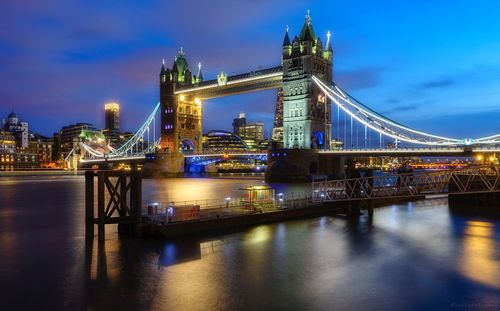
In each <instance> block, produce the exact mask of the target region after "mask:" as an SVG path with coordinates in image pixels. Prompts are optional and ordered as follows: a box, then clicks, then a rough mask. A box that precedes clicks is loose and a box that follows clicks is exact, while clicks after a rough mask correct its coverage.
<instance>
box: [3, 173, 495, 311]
mask: <svg viewBox="0 0 500 311" xmlns="http://www.w3.org/2000/svg"><path fill="white" fill-rule="evenodd" d="M207 181H208V182H206V181H205V180H203V181H200V183H199V184H198V186H197V187H198V188H196V189H198V190H197V191H200V192H202V191H206V193H203V195H204V196H205V194H207V193H211V192H212V191H214V192H215V193H213V194H212V195H213V196H225V195H226V194H225V193H223V191H224V189H228V191H229V190H230V189H239V188H243V187H245V186H249V185H253V184H255V183H257V184H259V183H260V181H255V180H241V181H238V180H230V181H224V180H213V179H207ZM192 182H193V180H191V181H185V180H179V181H175V180H161V181H155V180H148V181H147V182H145V185H144V189H145V192H147V193H149V195H150V196H154V195H155V194H154V192H155V191H156V189H159V190H158V191H159V192H160V194H159V196H161V197H162V198H163V197H168V198H169V199H170V198H172V199H173V198H175V195H176V193H183V191H185V190H182V189H184V188H185V187H191V186H194V185H192V184H191V183H192ZM195 183H197V182H195ZM14 184H15V185H10V184H9V185H2V186H5V187H3V188H2V191H0V199H2V200H3V201H1V202H2V204H1V205H0V233H1V236H0V251H1V255H0V280H2V282H0V292H1V293H2V297H1V298H2V299H0V310H12V309H27V310H30V309H46V310H58V309H66V310H81V309H88V310H115V309H123V310H144V309H146V310H156V309H160V310H162V309H168V310H240V309H249V310H261V309H267V310H330V309H332V308H338V309H367V308H369V309H374V310H375V309H389V310H403V309H408V306H418V307H419V308H422V309H424V308H428V309H434V310H435V309H447V308H449V306H450V303H452V302H460V303H478V302H481V303H496V304H497V305H500V298H499V297H500V286H499V280H498V271H499V270H500V266H499V258H500V253H499V251H500V226H499V222H494V221H484V220H478V221H476V220H471V219H463V218H459V217H456V216H454V215H452V214H450V213H449V212H448V208H447V202H446V200H442V199H440V200H428V201H419V202H413V203H412V204H395V205H393V206H390V207H388V208H382V209H377V210H376V211H375V215H374V218H373V222H372V223H371V224H370V223H369V222H368V221H367V218H366V217H364V216H363V217H361V218H360V219H359V220H357V221H348V220H347V219H342V218H334V217H329V216H325V217H318V218H310V219H302V220H294V221H287V222H282V223H277V224H266V225H262V226H257V227H253V228H245V229H242V230H241V231H239V232H233V233H228V234H221V235H215V236H206V237H200V238H183V239H176V240H163V239H134V238H119V237H118V236H117V234H116V230H113V229H112V228H113V227H110V228H106V232H107V235H106V240H105V244H101V245H99V244H98V243H97V239H96V240H90V241H89V240H85V239H84V232H83V224H84V222H83V216H84V214H83V211H84V207H83V204H84V203H83V202H84V200H83V180H81V179H59V180H54V181H50V182H43V183H36V182H20V183H14ZM281 186H283V187H285V186H284V185H281ZM295 187H297V185H293V186H292V187H290V188H289V189H288V191H292V189H293V191H297V188H295ZM181 188H182V189H181ZM200 189H202V190H200ZM203 189H205V190H203ZM231 191H234V190H231ZM280 191H281V192H286V190H285V189H282V190H280ZM304 191H307V190H304ZM145 199H146V198H145ZM174 200H175V199H174ZM26 297H29V299H27V298H26ZM360 297H362V298H360ZM412 308H417V307H410V309H412Z"/></svg>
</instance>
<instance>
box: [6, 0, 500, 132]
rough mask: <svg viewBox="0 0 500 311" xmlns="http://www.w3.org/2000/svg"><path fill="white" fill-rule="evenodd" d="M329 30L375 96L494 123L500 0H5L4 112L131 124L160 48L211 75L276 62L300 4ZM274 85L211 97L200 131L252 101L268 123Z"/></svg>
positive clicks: (385, 109) (416, 112)
mask: <svg viewBox="0 0 500 311" xmlns="http://www.w3.org/2000/svg"><path fill="white" fill-rule="evenodd" d="M307 9H310V10H311V16H312V22H313V25H314V28H315V31H316V34H317V35H321V36H322V39H323V42H325V41H326V39H325V37H326V36H325V34H326V32H327V31H328V30H330V31H332V33H333V47H334V80H335V81H336V83H338V84H340V85H341V86H342V87H343V88H344V89H346V90H347V91H348V92H349V93H350V94H351V95H353V96H354V97H356V98H357V99H358V100H360V101H361V102H363V103H364V104H365V105H367V106H369V107H371V108H373V109H374V110H376V111H378V112H380V113H383V114H385V115H386V116H388V117H390V118H392V119H394V120H396V121H399V122H400V123H404V124H406V125H409V126H412V127H415V128H417V129H421V130H424V131H427V132H432V133H435V134H441V135H448V136H452V137H456V138H463V137H478V136H486V135H491V134H496V133H498V132H500V18H499V16H498V12H500V2H497V1H445V0H435V1H431V0H425V1H424V0H412V1H410V0H408V1H371V0H365V1H356V0H353V1H307V2H306V1H293V0H287V1H282V0H273V1H265V0H252V1H248V0H245V1H244V0H232V1H222V0H216V1H206V0H184V1H170V0H161V1H153V0H142V1H139V0H137V1H102V0H99V1H94V0H86V1H73V0H59V1H57V0H45V1H40V0H24V1H19V0H2V1H1V2H0V68H1V69H0V117H1V118H3V117H5V116H6V115H7V114H8V113H9V112H10V111H11V110H12V109H14V111H15V112H17V113H18V114H19V115H20V118H21V119H22V120H25V121H28V122H29V124H30V128H31V130H33V131H35V132H39V133H42V134H45V135H52V133H53V132H54V131H57V130H58V129H59V128H60V127H61V126H63V125H67V124H70V123H75V122H90V123H94V124H95V125H97V126H99V127H101V126H103V123H104V114H103V106H104V103H105V102H106V101H109V100H114V101H117V102H119V103H120V104H121V106H122V128H123V129H125V130H131V131H133V130H134V129H135V128H137V127H138V126H139V125H140V124H141V123H142V122H143V121H144V119H146V117H147V116H148V115H149V113H150V111H151V110H152V109H153V107H154V105H155V104H156V102H157V101H158V93H159V90H158V75H159V72H160V68H161V59H162V58H165V60H166V62H167V64H168V65H169V67H171V66H172V63H173V60H174V56H175V55H176V53H177V51H178V49H179V47H180V46H183V47H184V50H185V52H186V57H187V59H188V61H189V63H190V66H191V68H192V71H194V72H196V64H197V63H198V62H202V64H203V71H204V77H205V79H211V78H214V77H215V76H216V74H217V73H219V72H220V71H224V72H227V73H229V74H231V73H233V72H234V73H240V72H247V71H252V70H257V69H259V67H263V68H266V67H271V66H276V65H279V62H280V55H281V43H282V40H283V35H284V28H285V26H286V25H289V26H290V34H291V35H292V37H293V35H295V34H298V32H299V31H300V28H301V27H302V24H303V22H304V15H305V13H306V10H307ZM275 99H276V91H264V92H259V93H254V94H251V95H240V96H234V97H228V98H224V99H217V100H210V101H206V102H205V104H204V105H205V106H204V113H205V115H204V119H203V122H204V132H206V131H207V130H210V129H230V128H231V122H232V118H233V117H235V116H236V115H237V114H238V113H239V112H246V113H247V117H248V118H249V119H250V120H251V121H257V120H261V121H264V122H265V124H266V128H267V129H270V128H271V126H272V118H273V115H274V105H275Z"/></svg>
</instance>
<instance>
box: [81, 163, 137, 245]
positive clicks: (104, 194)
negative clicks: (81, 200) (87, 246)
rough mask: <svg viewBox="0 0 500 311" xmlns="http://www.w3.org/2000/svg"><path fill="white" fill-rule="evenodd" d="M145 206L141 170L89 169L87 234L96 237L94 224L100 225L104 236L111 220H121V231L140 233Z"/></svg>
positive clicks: (119, 228)
mask: <svg viewBox="0 0 500 311" xmlns="http://www.w3.org/2000/svg"><path fill="white" fill-rule="evenodd" d="M96 190H97V191H96ZM96 192H97V197H96V196H95V193H96ZM96 207H97V217H96V213H95V212H96ZM141 207H142V176H141V172H140V171H106V170H103V171H87V172H85V235H86V236H87V237H90V238H93V237H94V227H95V225H97V229H98V232H97V233H98V237H99V240H104V235H105V226H106V225H107V224H118V230H119V231H120V232H130V233H134V234H136V235H140V233H141V219H142V216H141Z"/></svg>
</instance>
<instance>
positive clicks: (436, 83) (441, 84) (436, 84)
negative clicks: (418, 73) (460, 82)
mask: <svg viewBox="0 0 500 311" xmlns="http://www.w3.org/2000/svg"><path fill="white" fill-rule="evenodd" d="M455 83H456V81H455V80H454V79H451V78H444V79H438V80H430V81H426V82H424V83H422V84H421V85H420V86H419V88H420V89H437V88H445V87H449V86H452V85H454V84H455Z"/></svg>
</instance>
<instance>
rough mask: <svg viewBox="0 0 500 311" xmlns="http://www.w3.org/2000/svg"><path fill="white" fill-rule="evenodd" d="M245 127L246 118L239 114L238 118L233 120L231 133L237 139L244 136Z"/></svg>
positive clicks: (242, 113) (243, 114)
mask: <svg viewBox="0 0 500 311" xmlns="http://www.w3.org/2000/svg"><path fill="white" fill-rule="evenodd" d="M246 125H247V118H246V116H245V113H244V112H241V113H240V115H239V116H238V118H234V119H233V133H234V134H235V135H237V136H239V137H244V136H245V126H246Z"/></svg>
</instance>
